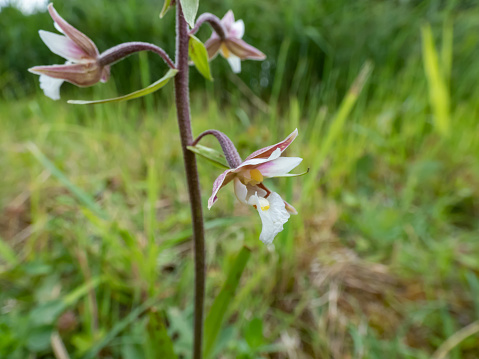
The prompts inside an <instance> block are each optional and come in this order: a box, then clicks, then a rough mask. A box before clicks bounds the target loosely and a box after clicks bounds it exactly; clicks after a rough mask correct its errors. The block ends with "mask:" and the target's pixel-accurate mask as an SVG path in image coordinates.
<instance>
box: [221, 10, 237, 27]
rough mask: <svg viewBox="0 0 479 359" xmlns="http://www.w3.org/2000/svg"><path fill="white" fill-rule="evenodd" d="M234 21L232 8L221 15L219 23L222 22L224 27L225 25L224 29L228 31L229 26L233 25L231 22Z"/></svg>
mask: <svg viewBox="0 0 479 359" xmlns="http://www.w3.org/2000/svg"><path fill="white" fill-rule="evenodd" d="M234 21H235V16H234V14H233V10H228V12H227V13H226V14H225V16H223V18H222V19H221V23H222V24H223V26H224V27H226V30H227V31H229V29H230V28H231V26H233V23H234Z"/></svg>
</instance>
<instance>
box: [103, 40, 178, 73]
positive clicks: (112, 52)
mask: <svg viewBox="0 0 479 359" xmlns="http://www.w3.org/2000/svg"><path fill="white" fill-rule="evenodd" d="M139 51H151V52H154V53H155V54H157V55H160V57H161V58H162V59H163V60H164V61H165V62H166V64H167V65H168V66H169V67H170V69H176V66H175V64H174V63H173V61H171V59H170V57H169V56H168V54H167V53H166V52H165V50H163V49H162V48H161V47H158V46H156V45H153V44H150V43H148V42H138V41H135V42H125V43H123V44H120V45H117V46H114V47H112V48H110V49H108V50H106V51H104V52H103V53H102V54H101V55H100V59H99V62H100V65H102V66H105V65H111V64H114V63H115V62H118V61H120V60H123V59H124V58H125V57H127V56H130V55H131V54H134V53H135V52H139Z"/></svg>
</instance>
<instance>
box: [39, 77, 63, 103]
mask: <svg viewBox="0 0 479 359" xmlns="http://www.w3.org/2000/svg"><path fill="white" fill-rule="evenodd" d="M62 83H63V80H62V79H55V78H53V77H50V76H47V75H40V88H41V89H42V90H43V92H44V93H45V95H46V96H48V97H50V98H51V99H52V100H59V99H60V86H61V85H62Z"/></svg>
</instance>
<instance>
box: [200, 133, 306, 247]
mask: <svg viewBox="0 0 479 359" xmlns="http://www.w3.org/2000/svg"><path fill="white" fill-rule="evenodd" d="M297 135H298V130H297V129H296V130H294V131H293V133H291V134H290V135H289V136H288V137H286V139H285V140H283V141H281V142H279V143H277V144H275V145H272V146H268V147H265V148H262V149H260V150H258V151H256V152H253V153H252V154H251V155H249V156H248V157H247V158H246V160H245V161H243V162H242V163H241V164H239V165H238V166H237V167H236V168H231V169H229V170H226V171H225V172H223V173H222V174H221V175H220V176H219V177H218V178H217V179H216V180H215V182H214V184H213V194H212V195H211V197H210V199H209V200H208V209H210V208H211V207H212V206H213V204H214V203H215V202H216V201H217V199H218V197H217V194H218V191H219V190H220V189H221V188H222V187H224V186H225V185H227V184H228V183H229V182H231V181H233V182H234V190H235V194H236V197H237V198H238V200H239V201H240V202H242V203H244V204H248V205H251V206H253V207H255V208H256V210H257V211H258V213H259V216H260V217H261V221H262V223H263V229H262V231H261V235H260V237H259V239H260V240H261V241H262V242H264V243H265V244H270V243H271V242H273V239H274V237H275V236H276V235H277V234H278V233H279V232H281V231H282V230H283V224H285V223H286V222H287V221H288V219H289V217H290V214H297V211H296V209H294V207H293V206H291V205H290V204H289V203H287V202H285V201H283V199H282V198H281V196H280V195H279V194H277V193H275V192H272V191H270V190H269V189H268V188H267V187H266V186H265V185H264V184H263V180H264V179H265V178H271V177H285V176H291V175H288V173H289V172H290V171H291V170H292V169H293V168H295V167H296V166H298V165H299V164H300V163H301V161H302V158H299V157H281V154H282V153H283V152H284V150H286V148H287V147H288V146H289V145H290V144H291V142H293V140H294V139H295V138H296V136H297Z"/></svg>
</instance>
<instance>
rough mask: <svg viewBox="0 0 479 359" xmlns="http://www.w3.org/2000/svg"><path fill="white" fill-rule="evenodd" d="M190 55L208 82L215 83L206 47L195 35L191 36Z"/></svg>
mask: <svg viewBox="0 0 479 359" xmlns="http://www.w3.org/2000/svg"><path fill="white" fill-rule="evenodd" d="M189 54H190V57H191V60H192V61H193V63H194V64H195V67H196V68H197V69H198V71H199V72H200V74H202V75H203V77H204V78H206V79H207V80H210V81H213V78H212V77H211V70H210V63H209V60H208V52H207V51H206V47H205V45H203V43H202V42H201V41H200V40H198V38H197V37H195V36H194V35H190V41H189Z"/></svg>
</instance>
